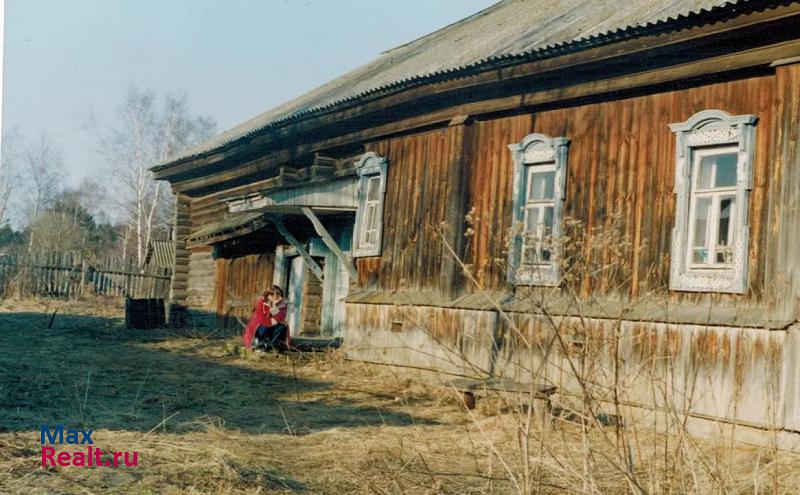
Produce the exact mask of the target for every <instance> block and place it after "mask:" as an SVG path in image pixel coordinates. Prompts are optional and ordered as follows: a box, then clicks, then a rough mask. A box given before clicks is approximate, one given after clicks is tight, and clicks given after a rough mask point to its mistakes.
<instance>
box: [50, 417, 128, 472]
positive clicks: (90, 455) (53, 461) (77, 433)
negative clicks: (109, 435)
mask: <svg viewBox="0 0 800 495" xmlns="http://www.w3.org/2000/svg"><path fill="white" fill-rule="evenodd" d="M39 431H40V439H41V442H42V467H47V466H48V465H49V466H79V467H83V466H86V467H93V466H101V467H102V466H105V467H117V466H119V465H120V461H122V463H124V465H125V466H129V467H132V466H137V465H138V464H139V452H113V451H112V452H103V451H102V450H100V449H98V448H96V447H93V445H94V441H93V440H92V433H94V432H93V430H75V429H71V428H70V429H66V430H65V429H64V425H56V427H55V428H53V429H50V427H49V426H48V425H42V426H41V428H40V430H39ZM56 444H59V445H64V444H67V445H86V451H85V452H84V451H80V450H78V451H64V452H56V449H55V447H52V446H53V445H56Z"/></svg>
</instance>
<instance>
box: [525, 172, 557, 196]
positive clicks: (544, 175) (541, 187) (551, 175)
mask: <svg viewBox="0 0 800 495" xmlns="http://www.w3.org/2000/svg"><path fill="white" fill-rule="evenodd" d="M531 172H532V173H531V174H530V189H529V192H528V200H529V201H536V200H542V199H553V186H554V181H555V177H556V173H555V171H554V170H549V171H547V172H536V168H535V167H531Z"/></svg>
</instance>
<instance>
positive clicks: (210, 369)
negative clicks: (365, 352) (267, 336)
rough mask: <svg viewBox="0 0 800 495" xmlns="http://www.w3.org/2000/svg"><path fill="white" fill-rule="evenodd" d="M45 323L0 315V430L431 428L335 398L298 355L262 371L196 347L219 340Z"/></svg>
mask: <svg viewBox="0 0 800 495" xmlns="http://www.w3.org/2000/svg"><path fill="white" fill-rule="evenodd" d="M50 317H51V315H49V314H44V313H31V312H29V313H0V375H2V377H3V378H2V379H1V380H0V432H2V431H6V432H8V431H12V432H13V431H30V430H38V428H39V427H40V425H42V424H49V425H53V424H58V423H63V424H65V425H68V426H69V425H75V426H85V427H88V428H93V429H110V430H129V431H142V432H147V431H150V430H151V429H154V428H158V429H161V428H164V426H160V424H161V423H164V424H165V425H166V429H167V430H168V431H170V432H177V433H181V432H188V431H195V430H198V429H203V428H207V427H208V426H209V425H214V424H216V423H220V424H224V426H225V427H226V428H229V429H230V428H238V429H241V430H242V431H243V432H247V433H281V432H284V433H292V434H303V433H309V432H315V431H320V430H325V429H329V428H333V427H360V426H369V425H379V424H386V425H394V426H398V425H408V424H412V423H428V424H431V423H432V422H431V421H424V420H420V419H419V418H414V417H411V416H410V415H408V414H405V413H403V412H399V411H394V410H392V408H391V407H380V406H365V405H363V404H359V403H357V402H355V401H353V400H352V399H347V398H339V397H337V396H336V394H335V393H334V392H333V391H331V386H332V384H331V383H329V382H325V381H314V380H309V379H302V378H297V375H296V373H295V372H294V370H293V366H292V361H291V359H297V357H294V358H289V359H287V358H285V357H281V358H268V359H279V360H282V361H277V362H276V363H274V366H271V368H272V370H264V369H258V366H253V367H251V366H249V365H246V364H243V363H242V362H239V361H236V360H234V359H233V358H224V357H222V358H218V359H217V358H206V357H203V356H201V355H199V354H197V353H196V352H194V351H193V349H194V350H197V346H203V345H216V346H221V342H220V341H216V342H213V341H208V340H198V339H191V338H188V337H187V336H185V335H183V336H182V335H179V334H175V333H173V332H170V331H168V330H146V331H145V330H138V331H136V330H128V329H124V328H122V325H121V324H120V322H119V320H116V319H106V318H99V317H89V316H78V315H59V316H58V317H57V318H56V320H55V322H54V325H53V328H52V329H48V328H47V325H48V323H49V320H50ZM176 340H182V342H183V344H184V345H177V346H176V345H175V343H176ZM179 344H180V343H179ZM283 363H285V364H283ZM276 368H277V369H278V371H275V369H276ZM385 406H389V404H386V405H385Z"/></svg>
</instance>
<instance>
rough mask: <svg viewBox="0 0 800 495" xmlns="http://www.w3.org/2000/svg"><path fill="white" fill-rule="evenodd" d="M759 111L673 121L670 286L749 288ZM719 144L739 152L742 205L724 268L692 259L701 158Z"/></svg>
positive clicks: (735, 214) (741, 290) (714, 112)
mask: <svg viewBox="0 0 800 495" xmlns="http://www.w3.org/2000/svg"><path fill="white" fill-rule="evenodd" d="M757 120H758V119H757V117H756V116H754V115H739V116H731V115H730V114H728V113H726V112H723V111H721V110H704V111H702V112H699V113H697V114H695V115H693V116H692V117H690V118H689V120H687V121H686V122H682V123H676V124H670V126H669V127H670V129H671V130H672V132H674V133H675V141H676V150H675V195H676V201H675V227H674V228H673V231H672V253H671V256H670V280H669V287H670V290H675V291H690V292H725V293H734V294H742V293H744V292H746V290H747V257H748V256H747V251H748V245H749V238H750V229H749V220H748V210H749V204H750V202H749V199H750V191H751V190H752V188H753V185H752V181H753V179H752V176H753V157H754V148H755V124H756V121H757ZM715 148H719V149H720V151H722V150H723V149H733V150H736V151H737V164H736V185H735V197H736V200H735V201H736V204H735V207H734V211H733V221H732V222H731V223H732V226H731V227H730V228H732V229H734V230H733V236H734V242H733V253H732V255H733V262H732V263H731V264H730V266H726V267H724V268H714V269H709V268H707V267H705V268H704V267H695V266H692V264H691V263H690V261H691V260H690V258H689V252H690V250H689V239H690V237H691V236H690V229H691V225H690V220H691V219H690V218H689V215H690V210H691V204H692V192H693V188H694V187H696V183H695V184H693V181H692V178H693V167H695V166H696V165H695V164H694V162H695V156H696V155H697V156H698V157H699V156H701V155H702V154H703V153H704V152H706V153H707V150H713V149H715Z"/></svg>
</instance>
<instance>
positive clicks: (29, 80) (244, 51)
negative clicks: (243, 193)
mask: <svg viewBox="0 0 800 495" xmlns="http://www.w3.org/2000/svg"><path fill="white" fill-rule="evenodd" d="M493 3H495V0H226V1H221V0H5V39H4V57H5V60H4V63H5V65H4V70H3V77H4V79H3V128H4V129H10V128H13V127H16V128H17V129H18V130H19V131H20V132H21V133H22V134H23V135H25V136H27V137H29V138H30V137H36V136H39V135H40V134H41V133H45V134H46V135H47V136H48V137H49V138H50V139H51V140H52V141H54V142H55V143H56V145H58V146H59V147H60V148H61V150H62V153H63V158H64V165H65V168H66V170H67V173H68V179H67V183H68V184H73V185H74V184H77V183H78V182H80V180H81V179H82V178H84V177H91V176H95V175H96V174H97V173H99V171H100V170H101V165H102V163H101V161H100V158H99V155H98V154H97V152H96V145H95V141H94V135H95V134H94V131H92V130H91V129H90V128H89V126H88V121H89V116H90V115H92V116H94V118H95V119H99V120H100V121H101V122H102V121H103V120H107V119H110V118H111V116H112V113H113V111H114V109H115V108H116V106H117V105H119V104H120V103H121V102H122V99H123V96H124V94H125V93H126V91H127V89H128V88H130V87H138V88H142V89H149V90H152V91H154V92H155V93H156V94H158V95H164V94H167V93H173V94H181V93H185V94H186V95H187V97H188V99H189V107H190V109H191V111H192V113H193V114H197V115H204V116H210V117H213V118H214V119H215V120H216V121H217V129H218V131H220V132H221V131H223V130H225V129H228V128H230V127H233V126H234V125H236V124H238V123H240V122H242V121H244V120H247V119H248V118H250V117H253V116H255V115H258V114H259V113H262V112H264V111H266V110H269V109H270V108H272V107H274V106H277V105H279V104H280V103H283V102H285V101H287V100H289V99H291V98H293V97H295V96H298V95H301V94H303V93H305V92H306V91H309V90H311V89H313V88H315V87H317V86H319V85H321V84H323V83H325V82H327V81H329V80H330V79H333V78H334V77H336V76H338V75H340V74H343V73H345V72H347V71H348V70H350V69H353V68H355V67H358V66H359V65H362V64H364V63H366V62H368V61H369V60H371V59H372V58H374V57H376V56H377V55H379V54H380V53H381V52H382V51H384V50H387V49H389V48H392V47H394V46H397V45H399V44H402V43H406V42H408V41H411V40H414V39H416V38H418V37H420V36H423V35H425V34H427V33H429V32H432V31H434V30H436V29H439V28H441V27H443V26H446V25H447V24H450V23H452V22H455V21H457V20H459V19H461V18H463V17H466V16H468V15H471V14H473V13H475V12H478V11H479V10H481V9H484V8H486V7H488V6H489V5H491V4H493Z"/></svg>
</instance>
